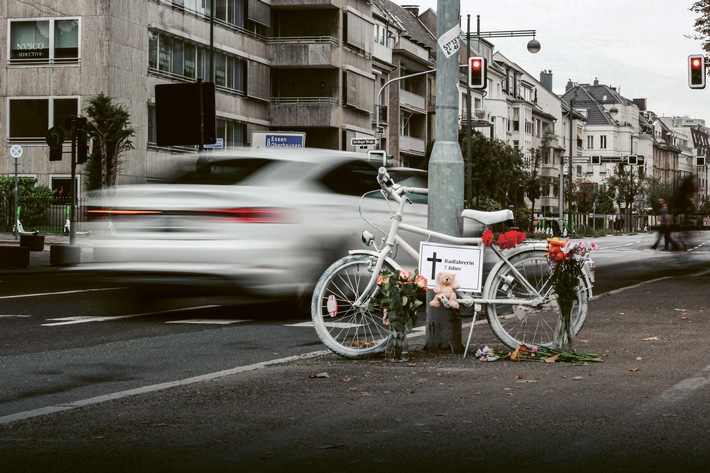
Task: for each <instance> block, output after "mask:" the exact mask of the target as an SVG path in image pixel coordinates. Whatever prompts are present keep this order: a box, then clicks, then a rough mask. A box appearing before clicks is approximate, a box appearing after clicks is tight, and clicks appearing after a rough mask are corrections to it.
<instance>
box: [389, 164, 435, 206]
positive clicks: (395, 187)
mask: <svg viewBox="0 0 710 473" xmlns="http://www.w3.org/2000/svg"><path fill="white" fill-rule="evenodd" d="M377 182H378V183H379V184H380V187H381V188H382V190H383V191H384V192H385V193H387V195H390V196H391V197H392V198H393V199H394V200H396V201H397V202H400V200H401V199H402V196H403V195H404V194H407V193H409V194H421V195H428V194H429V189H424V188H421V187H407V186H401V185H399V184H397V183H395V182H394V180H393V179H392V177H390V175H389V173H388V172H387V168H386V167H384V166H381V167H380V169H379V170H378V171H377Z"/></svg>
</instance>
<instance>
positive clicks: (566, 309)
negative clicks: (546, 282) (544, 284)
mask: <svg viewBox="0 0 710 473" xmlns="http://www.w3.org/2000/svg"><path fill="white" fill-rule="evenodd" d="M596 248H597V245H596V244H595V243H589V244H585V243H584V242H582V241H566V240H559V239H558V238H548V239H547V251H548V258H549V262H550V268H549V271H550V276H551V277H550V282H551V284H552V287H553V288H554V290H555V293H556V294H557V303H558V304H559V307H560V323H559V324H558V326H557V329H556V330H555V335H554V346H555V347H557V348H560V349H567V348H569V347H570V346H571V344H572V340H573V339H574V334H573V333H572V327H571V323H570V317H571V313H572V307H573V305H574V302H575V301H576V299H577V290H578V288H577V285H578V281H579V278H580V277H581V276H582V273H583V271H584V265H585V264H587V262H588V261H591V257H590V253H591V252H592V251H593V250H595V249H596Z"/></svg>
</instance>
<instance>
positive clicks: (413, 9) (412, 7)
mask: <svg viewBox="0 0 710 473" xmlns="http://www.w3.org/2000/svg"><path fill="white" fill-rule="evenodd" d="M402 8H404V9H405V10H407V11H408V12H409V13H411V14H412V15H414V17H415V18H419V5H402Z"/></svg>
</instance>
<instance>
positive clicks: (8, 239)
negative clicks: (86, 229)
mask: <svg viewBox="0 0 710 473" xmlns="http://www.w3.org/2000/svg"><path fill="white" fill-rule="evenodd" d="M86 238H87V237H86V236H84V235H77V237H76V241H75V244H76V245H77V246H82V243H83V241H85V239H86ZM54 244H64V245H68V244H69V236H64V235H61V234H49V235H44V249H43V250H42V251H30V264H29V266H27V267H26V268H22V267H17V266H0V273H13V272H25V273H26V272H47V271H56V270H59V269H61V268H62V266H53V265H52V264H51V263H50V251H51V250H50V248H51V246H52V245H54ZM0 245H3V246H5V245H9V246H19V245H20V236H19V235H18V236H17V239H15V236H14V235H13V234H12V233H0ZM90 257H91V255H90V249H88V248H84V249H82V261H84V260H85V258H90Z"/></svg>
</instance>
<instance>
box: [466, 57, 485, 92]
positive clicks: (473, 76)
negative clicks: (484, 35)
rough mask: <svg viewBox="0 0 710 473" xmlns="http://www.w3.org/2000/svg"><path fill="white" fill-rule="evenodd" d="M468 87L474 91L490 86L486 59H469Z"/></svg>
mask: <svg viewBox="0 0 710 473" xmlns="http://www.w3.org/2000/svg"><path fill="white" fill-rule="evenodd" d="M468 85H469V87H471V88H472V89H485V88H486V86H487V85H488V67H486V58H484V57H480V56H474V57H470V58H468Z"/></svg>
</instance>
